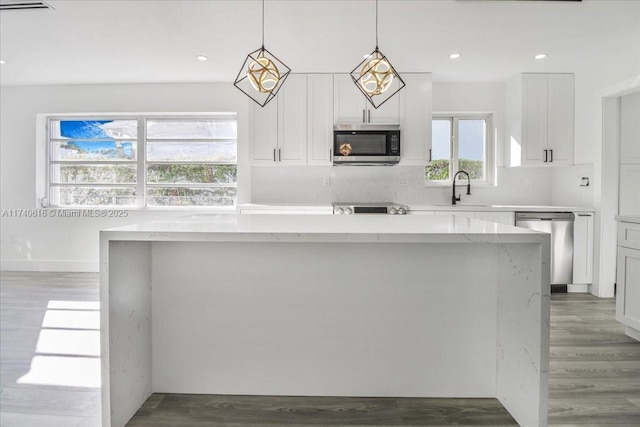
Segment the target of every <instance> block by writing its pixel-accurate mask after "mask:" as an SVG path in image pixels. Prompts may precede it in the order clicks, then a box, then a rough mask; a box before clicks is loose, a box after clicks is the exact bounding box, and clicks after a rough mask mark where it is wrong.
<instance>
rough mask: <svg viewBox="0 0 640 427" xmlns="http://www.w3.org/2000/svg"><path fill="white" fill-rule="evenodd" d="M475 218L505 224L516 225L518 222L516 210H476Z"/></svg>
mask: <svg viewBox="0 0 640 427" xmlns="http://www.w3.org/2000/svg"><path fill="white" fill-rule="evenodd" d="M475 218H476V219H481V220H483V221H490V222H497V223H498V224H505V225H515V223H516V218H515V213H514V212H476V213H475Z"/></svg>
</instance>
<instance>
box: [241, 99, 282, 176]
mask: <svg viewBox="0 0 640 427" xmlns="http://www.w3.org/2000/svg"><path fill="white" fill-rule="evenodd" d="M248 102H249V103H250V106H249V112H250V115H251V117H250V121H249V123H250V124H249V144H250V155H251V163H253V164H256V165H274V164H276V162H277V159H278V157H277V150H278V98H275V99H272V100H271V101H270V102H269V103H268V104H267V105H265V106H264V107H260V106H259V105H258V104H256V103H255V102H253V101H251V100H249V101H248Z"/></svg>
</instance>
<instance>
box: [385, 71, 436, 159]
mask: <svg viewBox="0 0 640 427" xmlns="http://www.w3.org/2000/svg"><path fill="white" fill-rule="evenodd" d="M401 77H402V79H403V80H404V82H405V85H406V86H405V87H404V89H402V90H401V91H400V92H398V94H397V95H394V98H395V97H398V100H399V102H400V141H401V148H400V149H401V153H400V154H401V156H400V159H401V160H400V165H403V166H410V165H419V166H424V165H426V164H427V162H428V161H429V152H430V150H431V113H432V101H431V99H432V94H431V93H432V81H431V80H432V79H431V74H429V73H411V74H402V75H401ZM389 102H391V101H389ZM385 105H386V104H385ZM383 107H384V105H383Z"/></svg>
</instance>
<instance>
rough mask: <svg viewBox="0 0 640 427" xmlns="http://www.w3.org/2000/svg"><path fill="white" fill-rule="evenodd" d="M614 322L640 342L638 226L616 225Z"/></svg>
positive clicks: (639, 244)
mask: <svg viewBox="0 0 640 427" xmlns="http://www.w3.org/2000/svg"><path fill="white" fill-rule="evenodd" d="M616 282H617V286H616V320H618V321H619V322H621V323H623V324H624V325H625V326H626V330H625V332H626V334H627V335H629V336H631V337H633V338H635V339H637V340H640V224H636V223H629V222H619V223H618V265H617V280H616Z"/></svg>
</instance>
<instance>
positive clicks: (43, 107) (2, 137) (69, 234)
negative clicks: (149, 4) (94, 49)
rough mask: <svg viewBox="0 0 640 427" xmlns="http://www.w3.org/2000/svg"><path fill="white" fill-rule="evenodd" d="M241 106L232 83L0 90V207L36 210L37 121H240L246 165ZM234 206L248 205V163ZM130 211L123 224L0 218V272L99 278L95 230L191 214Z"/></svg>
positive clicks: (241, 99)
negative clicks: (216, 115) (171, 117)
mask: <svg viewBox="0 0 640 427" xmlns="http://www.w3.org/2000/svg"><path fill="white" fill-rule="evenodd" d="M247 106H248V103H247V98H246V97H245V96H244V95H243V94H242V93H241V92H239V91H238V90H237V89H235V88H234V87H233V86H232V85H231V84H230V83H224V84H223V83H217V84H135V85H68V86H31V87H2V88H1V92H0V128H1V130H0V153H1V156H0V157H1V159H0V160H1V164H0V166H1V170H0V172H1V175H0V177H1V181H0V185H1V187H0V188H1V197H0V206H1V209H2V211H3V212H4V213H5V214H7V212H8V210H11V209H34V208H36V197H37V195H36V191H35V189H36V182H35V176H36V171H35V168H36V158H35V153H36V143H37V141H36V115H37V114H39V113H86V112H93V113H95V112H105V113H113V112H154V113H156V112H157V113H163V112H166V113H169V112H220V111H235V112H237V113H238V156H239V158H246V157H247V155H248V154H247V153H246V151H245V150H246V147H247V144H246V137H247ZM238 169H239V170H238V181H239V188H242V193H241V194H239V199H240V202H243V201H245V202H246V201H249V194H250V184H251V182H250V180H249V179H248V175H249V171H248V170H247V169H246V162H245V163H242V164H239V167H238ZM192 213H193V211H188V210H177V211H166V210H162V209H157V210H138V211H136V210H129V211H128V214H129V216H128V217H127V218H114V219H100V218H28V217H23V218H12V217H9V216H7V215H4V216H3V217H2V218H1V238H0V241H1V242H0V243H1V250H2V269H3V270H49V271H98V231H99V230H100V229H104V228H109V227H115V226H120V225H125V224H128V223H132V222H140V221H145V220H150V219H166V218H172V217H178V216H186V215H190V214H192Z"/></svg>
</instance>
